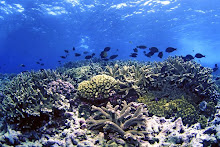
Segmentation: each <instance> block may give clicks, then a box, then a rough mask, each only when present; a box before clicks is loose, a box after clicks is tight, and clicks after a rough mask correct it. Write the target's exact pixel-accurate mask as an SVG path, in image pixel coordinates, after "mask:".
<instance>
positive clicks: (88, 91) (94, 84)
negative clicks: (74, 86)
mask: <svg viewBox="0 0 220 147" xmlns="http://www.w3.org/2000/svg"><path fill="white" fill-rule="evenodd" d="M118 89H119V86H118V82H117V80H115V79H114V78H113V77H111V76H108V75H96V76H94V77H92V78H91V79H90V80H89V81H83V82H81V83H79V85H78V91H77V94H78V96H79V97H80V98H83V99H86V100H103V99H107V98H109V97H110V96H112V95H113V94H115V92H116V91H117V90H118Z"/></svg>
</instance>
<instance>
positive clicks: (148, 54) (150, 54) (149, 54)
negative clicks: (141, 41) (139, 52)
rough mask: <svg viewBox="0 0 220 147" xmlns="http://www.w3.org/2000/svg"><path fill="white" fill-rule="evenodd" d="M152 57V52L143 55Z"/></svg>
mask: <svg viewBox="0 0 220 147" xmlns="http://www.w3.org/2000/svg"><path fill="white" fill-rule="evenodd" d="M153 55H154V52H149V53H147V54H145V56H147V57H151V56H153Z"/></svg>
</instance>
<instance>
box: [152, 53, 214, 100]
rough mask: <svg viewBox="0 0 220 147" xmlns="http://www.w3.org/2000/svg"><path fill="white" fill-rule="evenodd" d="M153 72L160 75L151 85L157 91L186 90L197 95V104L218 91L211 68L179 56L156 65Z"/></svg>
mask: <svg viewBox="0 0 220 147" xmlns="http://www.w3.org/2000/svg"><path fill="white" fill-rule="evenodd" d="M153 72H154V73H155V74H157V75H158V76H157V78H156V79H155V80H154V82H153V83H152V85H151V87H152V89H155V90H160V91H167V92H168V91H169V92H170V93H172V91H173V88H180V89H184V90H185V91H186V92H188V93H192V94H196V95H197V96H196V97H195V99H194V101H197V102H199V101H201V100H202V99H204V98H209V97H210V96H211V95H213V92H214V91H215V90H216V85H215V84H214V81H213V80H212V75H211V73H212V70H211V69H210V68H205V67H202V66H201V65H200V64H198V63H196V62H195V61H184V60H183V59H182V58H181V57H178V56H177V57H169V58H168V59H167V60H165V61H164V62H158V63H155V65H154V68H153ZM164 87H166V90H164Z"/></svg>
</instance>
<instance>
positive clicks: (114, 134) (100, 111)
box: [87, 101, 147, 145]
mask: <svg viewBox="0 0 220 147" xmlns="http://www.w3.org/2000/svg"><path fill="white" fill-rule="evenodd" d="M122 106H123V107H122V109H121V110H119V107H120V106H119V105H116V106H115V107H113V106H112V105H111V104H110V103H108V104H107V105H106V107H96V106H92V110H93V111H95V112H96V113H95V114H94V115H93V116H92V117H90V118H89V119H88V120H87V124H88V129H90V130H100V131H103V132H104V134H105V135H107V136H106V138H107V139H111V140H112V141H115V142H117V143H118V142H121V141H122V140H121V139H123V140H124V141H125V142H127V143H130V144H133V145H137V144H138V140H139V139H141V138H144V136H145V133H146V132H145V131H144V128H145V120H146V116H147V109H146V108H145V106H144V105H143V104H141V103H135V102H131V103H129V104H127V102H126V101H123V104H122ZM119 138H121V139H119ZM125 142H124V143H125Z"/></svg>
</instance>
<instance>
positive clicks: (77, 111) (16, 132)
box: [0, 49, 220, 147]
mask: <svg viewBox="0 0 220 147" xmlns="http://www.w3.org/2000/svg"><path fill="white" fill-rule="evenodd" d="M106 50H107V49H106ZM152 50H153V49H152ZM105 52H107V51H105ZM91 60H92V62H91V61H88V60H87V61H81V62H79V61H78V62H68V63H66V64H64V65H63V66H62V67H59V68H57V69H56V70H44V69H42V70H40V71H31V72H23V73H20V74H18V75H13V76H9V75H2V76H1V80H0V82H1V86H0V101H1V103H0V115H1V120H0V121H1V123H0V124H1V125H0V133H1V135H0V146H18V147H21V146H37V147H38V146H39V147H41V146H48V147H49V146H63V147H66V146H91V147H96V146H103V147H110V146H129V147H130V146H134V147H139V146H140V147H141V146H144V147H145V146H198V147H199V146H201V147H202V146H219V145H220V144H219V142H220V103H219V93H218V92H219V91H220V90H219V88H218V86H217V85H216V84H219V83H217V82H215V81H214V80H213V77H212V75H211V74H212V72H213V71H212V69H210V68H206V67H202V66H201V65H200V64H198V63H196V62H195V61H193V60H189V61H187V60H185V59H183V58H182V57H178V56H176V57H169V58H168V59H166V60H165V61H163V62H154V63H151V62H146V63H145V62H138V61H130V60H129V61H119V60H117V61H104V60H98V59H95V58H92V59H91Z"/></svg>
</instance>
